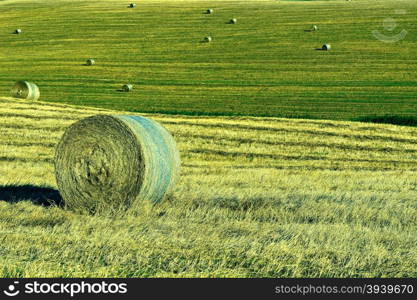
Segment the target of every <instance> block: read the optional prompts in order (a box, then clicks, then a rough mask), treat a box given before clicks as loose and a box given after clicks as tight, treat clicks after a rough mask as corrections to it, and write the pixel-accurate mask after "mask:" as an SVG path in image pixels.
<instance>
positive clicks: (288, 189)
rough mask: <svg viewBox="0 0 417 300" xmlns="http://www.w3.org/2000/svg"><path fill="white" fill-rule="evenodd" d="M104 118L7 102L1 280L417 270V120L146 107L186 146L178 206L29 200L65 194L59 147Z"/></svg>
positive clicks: (2, 105)
mask: <svg viewBox="0 0 417 300" xmlns="http://www.w3.org/2000/svg"><path fill="white" fill-rule="evenodd" d="M97 113H114V111H108V110H102V109H90V108H80V107H73V106H64V105H58V104H57V105H52V104H47V103H43V102H36V103H34V102H28V101H24V100H15V99H11V98H0V124H1V125H0V131H1V134H0V161H1V164H0V174H1V175H0V186H1V187H0V198H1V199H3V200H5V202H2V203H0V220H1V221H0V233H1V236H2V238H3V242H2V245H1V246H0V250H2V253H3V255H2V256H1V258H0V274H1V275H2V276H81V277H88V276H239V277H245V276H295V277H298V276H330V277H343V276H355V277H361V276H416V275H417V274H416V270H417V265H416V261H417V252H416V247H415V245H416V242H417V241H416V228H417V227H416V225H417V213H416V212H417V204H416V198H417V184H416V182H417V176H416V168H417V128H411V127H399V126H393V125H369V124H365V123H351V122H339V121H316V120H290V119H274V118H252V117H236V118H232V117H228V118H220V117H187V116H165V115H146V116H147V117H151V118H153V119H155V120H157V121H158V122H161V123H162V124H163V125H164V126H166V128H168V129H169V130H170V131H171V132H172V134H173V135H174V137H175V139H176V141H177V143H178V147H179V149H180V152H181V159H182V162H183V169H182V176H181V180H180V182H179V184H178V186H177V188H176V190H175V193H174V197H173V198H172V199H170V201H167V202H165V203H162V204H160V205H156V206H155V207H147V206H144V208H143V211H142V212H141V213H140V214H139V216H138V217H137V218H128V219H124V220H117V219H109V218H100V217H92V216H80V215H77V214H72V213H70V212H66V211H64V210H62V209H61V208H58V207H54V206H52V207H49V208H46V207H39V206H36V205H34V204H31V203H30V202H26V201H23V202H21V201H22V200H25V199H26V200H32V201H33V202H36V201H35V200H39V198H41V199H43V198H48V197H49V194H51V193H52V194H53V189H54V188H55V186H56V184H55V179H54V175H53V174H54V173H53V161H52V159H53V154H54V147H55V145H56V144H57V142H58V140H59V138H60V136H61V135H62V133H63V131H64V130H65V128H66V127H67V126H69V125H70V124H71V123H73V122H75V121H76V120H78V119H80V118H83V117H86V116H89V115H93V114H97ZM21 186H25V187H22V188H20V187H21ZM28 186H29V188H28ZM46 187H47V188H52V191H51V190H49V189H47V191H48V193H49V194H46V195H45V196H44V197H43V196H42V192H43V191H44V190H43V189H44V188H46ZM34 195H36V197H35V196H34ZM43 200H45V199H43ZM6 202H10V203H6ZM13 202H19V203H13Z"/></svg>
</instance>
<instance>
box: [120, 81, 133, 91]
mask: <svg viewBox="0 0 417 300" xmlns="http://www.w3.org/2000/svg"><path fill="white" fill-rule="evenodd" d="M132 89H133V84H130V83H129V84H125V85H123V87H122V90H123V91H124V92H130V91H132Z"/></svg>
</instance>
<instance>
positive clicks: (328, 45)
mask: <svg viewBox="0 0 417 300" xmlns="http://www.w3.org/2000/svg"><path fill="white" fill-rule="evenodd" d="M331 48H332V47H331V46H330V44H324V45H323V47H321V49H322V50H324V51H327V50H330V49H331Z"/></svg>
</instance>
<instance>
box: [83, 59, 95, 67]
mask: <svg viewBox="0 0 417 300" xmlns="http://www.w3.org/2000/svg"><path fill="white" fill-rule="evenodd" d="M95 63H96V61H95V60H94V59H92V58H90V59H87V61H86V63H85V64H86V65H87V66H92V65H95Z"/></svg>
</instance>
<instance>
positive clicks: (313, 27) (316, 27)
mask: <svg viewBox="0 0 417 300" xmlns="http://www.w3.org/2000/svg"><path fill="white" fill-rule="evenodd" d="M318 29H319V27H318V26H317V25H313V26H311V31H317V30H318Z"/></svg>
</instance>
